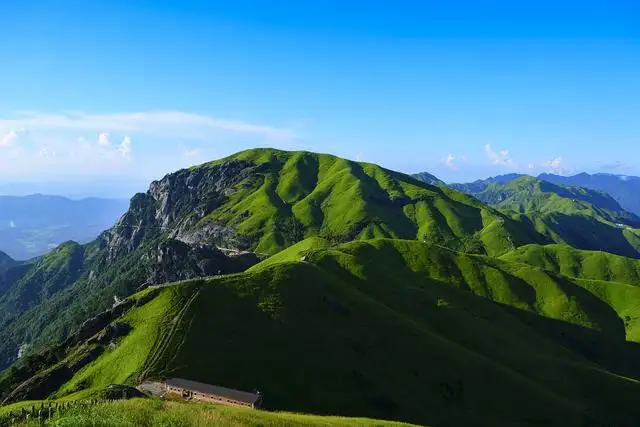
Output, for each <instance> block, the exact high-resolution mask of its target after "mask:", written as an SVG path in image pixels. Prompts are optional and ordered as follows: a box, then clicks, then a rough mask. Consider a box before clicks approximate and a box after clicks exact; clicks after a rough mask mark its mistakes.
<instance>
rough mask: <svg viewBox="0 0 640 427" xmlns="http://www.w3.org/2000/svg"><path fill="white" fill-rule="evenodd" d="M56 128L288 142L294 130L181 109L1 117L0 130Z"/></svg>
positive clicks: (193, 137) (294, 136)
mask: <svg viewBox="0 0 640 427" xmlns="http://www.w3.org/2000/svg"><path fill="white" fill-rule="evenodd" d="M16 127H22V128H27V129H55V130H75V131H94V132H101V133H100V136H101V137H106V138H108V133H107V132H117V133H128V134H131V133H140V134H146V135H153V136H162V137H167V138H189V139H206V138H208V137H211V136H214V135H215V134H220V133H234V134H250V135H258V136H261V137H263V138H267V139H271V140H286V141H290V140H293V139H295V138H296V133H295V132H294V131H293V130H291V129H288V128H278V127H272V126H267V125H259V124H254V123H249V122H246V121H240V120H227V119H221V118H217V117H211V116H205V115H200V114H194V113H186V112H180V111H149V112H133V113H113V114H88V113H82V112H69V113H42V112H37V111H25V112H20V113H18V114H17V115H15V117H12V118H4V119H0V129H12V128H16Z"/></svg>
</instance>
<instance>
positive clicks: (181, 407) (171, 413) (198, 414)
mask: <svg viewBox="0 0 640 427" xmlns="http://www.w3.org/2000/svg"><path fill="white" fill-rule="evenodd" d="M26 425H40V424H39V423H38V422H35V423H29V424H26ZM45 425H55V426H60V427H72V426H73V427H75V426H95V427H110V426H114V427H115V426H118V427H120V426H132V427H133V426H135V427H147V426H148V427H152V426H176V427H191V426H203V427H204V426H264V427H269V426H327V427H330V426H381V427H382V426H398V427H399V426H410V424H403V423H394V422H387V421H378V420H373V419H367V418H346V417H322V416H313V415H302V414H293V413H285V412H266V411H256V410H253V409H245V408H232V407H225V406H218V405H210V404H203V403H183V402H163V401H160V400H156V399H132V400H128V401H116V402H111V403H104V404H101V405H98V406H94V407H91V408H79V409H74V410H70V411H69V412H67V413H65V414H63V415H61V416H59V417H55V418H54V419H52V420H51V421H49V422H47V423H46V424H45Z"/></svg>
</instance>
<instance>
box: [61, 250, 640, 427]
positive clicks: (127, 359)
mask: <svg viewBox="0 0 640 427" xmlns="http://www.w3.org/2000/svg"><path fill="white" fill-rule="evenodd" d="M302 255H304V256H305V257H306V261H301V260H300V259H301V256H302ZM155 292H157V296H156V297H155V298H154V299H153V300H151V301H150V302H148V303H147V304H145V305H144V306H141V307H138V308H134V309H132V310H131V311H130V312H129V313H128V314H126V315H125V317H124V318H123V320H124V321H126V322H128V323H130V324H131V325H132V326H133V331H132V332H131V333H130V334H129V335H128V336H126V337H125V338H123V339H121V341H119V342H118V344H117V346H116V347H115V348H114V349H109V350H107V351H106V352H105V353H104V354H103V355H102V356H100V357H99V358H98V359H97V360H96V361H95V362H93V363H91V364H89V365H88V366H86V367H85V368H84V369H83V370H81V371H80V372H78V373H77V374H76V375H75V377H74V378H73V379H72V380H71V381H70V382H69V383H67V384H66V385H65V386H64V387H62V388H61V390H60V391H59V392H58V393H57V394H55V395H54V396H52V397H57V398H60V397H63V396H64V395H65V393H74V395H75V396H82V395H83V393H85V394H88V393H91V392H92V390H96V389H98V388H101V387H104V386H106V385H108V384H110V383H113V382H129V383H135V382H136V381H139V380H140V378H141V377H149V376H151V377H153V376H158V377H162V376H168V375H171V376H180V377H184V378H189V379H195V380H200V381H204V382H209V383H213V384H219V385H224V386H228V387H234V388H239V389H245V390H251V389H254V388H258V389H260V390H261V391H263V392H264V394H265V404H266V406H267V407H269V408H272V409H279V410H289V411H296V412H307V413H318V414H336V413H338V414H341V415H347V416H366V417H373V418H382V419H396V420H403V421H408V422H415V423H420V424H428V425H438V426H449V425H451V426H456V425H476V426H515V425H517V426H538V425H548V426H583V425H588V424H584V423H586V422H599V421H601V420H610V421H612V422H613V421H615V422H616V423H617V424H615V425H617V426H631V425H634V424H633V422H635V421H634V420H637V419H640V408H638V406H637V405H636V404H635V402H637V401H638V399H640V384H639V383H638V382H637V379H638V378H640V366H639V362H640V357H639V356H640V347H639V346H638V344H637V342H638V341H640V336H639V335H638V333H637V332H638V323H639V322H638V320H639V319H640V313H639V312H638V311H637V309H636V307H637V304H636V303H635V302H634V301H640V288H637V287H635V286H631V285H627V284H622V283H616V282H599V281H593V280H591V281H589V280H578V279H571V278H568V277H565V276H559V275H556V274H555V273H553V272H549V271H545V270H542V269H539V268H537V267H531V266H527V265H525V264H519V263H509V262H505V261H503V260H498V259H494V258H488V257H485V256H477V255H467V254H462V253H458V252H453V251H449V250H446V249H443V248H441V247H438V246H434V245H428V244H425V243H422V242H416V241H402V240H387V239H380V240H372V241H363V242H353V243H348V244H343V245H339V246H328V244H327V243H326V242H320V241H317V240H316V241H315V243H314V241H309V242H302V243H300V244H299V245H298V247H297V248H296V247H293V248H291V249H290V250H289V252H288V256H287V255H286V253H285V254H281V256H280V257H279V258H278V260H277V262H274V260H269V261H267V262H265V263H264V264H262V265H259V266H257V267H254V268H252V269H251V270H250V271H248V272H246V273H241V274H236V275H230V276H225V277H218V278H214V279H210V280H195V281H191V282H183V283H180V284H176V285H173V286H169V287H166V288H161V289H159V290H157V291H155ZM116 364H122V366H123V367H124V368H123V369H120V370H115V369H111V366H114V365H116ZM83 390H84V391H83ZM594 425H599V424H594Z"/></svg>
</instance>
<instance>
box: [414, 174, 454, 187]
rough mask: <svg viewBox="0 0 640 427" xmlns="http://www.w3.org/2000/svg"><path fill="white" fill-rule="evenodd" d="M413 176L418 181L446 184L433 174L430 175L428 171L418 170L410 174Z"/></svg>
mask: <svg viewBox="0 0 640 427" xmlns="http://www.w3.org/2000/svg"><path fill="white" fill-rule="evenodd" d="M411 176H412V177H413V178H415V179H417V180H418V181H420V182H424V183H425V184H429V185H446V184H445V182H444V181H442V180H441V179H440V178H438V177H436V176H435V175H431V174H430V173H429V172H420V173H416V174H413V175H411Z"/></svg>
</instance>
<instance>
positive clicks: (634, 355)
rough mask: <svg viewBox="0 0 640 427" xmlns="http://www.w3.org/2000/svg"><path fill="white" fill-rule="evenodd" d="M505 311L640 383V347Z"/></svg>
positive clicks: (517, 311) (576, 327) (509, 309)
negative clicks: (638, 380) (639, 380)
mask: <svg viewBox="0 0 640 427" xmlns="http://www.w3.org/2000/svg"><path fill="white" fill-rule="evenodd" d="M496 304H497V305H499V306H500V307H502V308H503V309H504V310H505V311H507V312H508V313H509V314H511V315H512V316H514V317H516V318H517V319H518V320H520V321H521V322H523V323H525V324H527V325H529V326H530V327H532V328H533V329H535V330H536V331H538V332H540V333H541V334H543V335H544V336H545V337H547V338H549V339H550V340H553V341H554V342H556V343H557V344H559V345H561V346H563V347H565V348H567V349H569V350H571V351H572V352H573V353H575V354H577V355H579V356H582V357H584V358H585V359H587V360H589V361H591V362H593V363H596V364H598V365H600V366H601V367H602V368H604V369H606V370H608V371H610V372H613V373H615V374H618V375H622V376H625V377H630V378H634V379H640V344H638V343H635V342H630V341H623V340H620V339H616V338H612V337H610V336H609V335H606V334H604V333H602V332H600V331H597V330H594V329H590V328H586V327H583V326H579V325H575V324H573V323H568V322H565V321H562V320H556V319H551V318H548V317H544V316H540V315H539V314H536V313H531V312H529V311H524V310H520V309H517V308H514V307H510V306H508V305H504V304H499V303H496Z"/></svg>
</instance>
